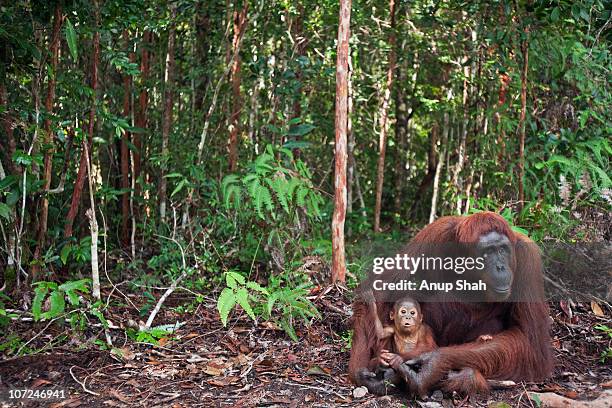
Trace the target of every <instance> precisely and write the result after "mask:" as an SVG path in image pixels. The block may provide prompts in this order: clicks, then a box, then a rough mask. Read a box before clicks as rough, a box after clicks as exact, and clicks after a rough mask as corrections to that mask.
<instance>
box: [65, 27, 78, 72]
mask: <svg viewBox="0 0 612 408" xmlns="http://www.w3.org/2000/svg"><path fill="white" fill-rule="evenodd" d="M66 42H67V43H68V49H70V54H71V55H72V59H73V60H74V61H75V62H76V61H77V59H78V57H79V54H78V52H77V35H76V32H75V31H74V26H73V25H72V23H71V22H70V19H69V18H67V19H66Z"/></svg>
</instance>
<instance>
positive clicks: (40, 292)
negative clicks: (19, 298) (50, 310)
mask: <svg viewBox="0 0 612 408" xmlns="http://www.w3.org/2000/svg"><path fill="white" fill-rule="evenodd" d="M48 291H49V288H48V287H47V286H44V285H40V286H37V287H36V288H35V289H34V300H33V301H32V316H34V321H38V320H40V318H41V315H42V302H43V300H45V296H46V295H47V292H48Z"/></svg>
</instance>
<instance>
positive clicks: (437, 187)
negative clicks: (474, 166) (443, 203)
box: [429, 112, 450, 224]
mask: <svg viewBox="0 0 612 408" xmlns="http://www.w3.org/2000/svg"><path fill="white" fill-rule="evenodd" d="M449 122H450V118H449V115H448V112H444V124H443V126H444V129H442V143H440V148H441V150H440V154H439V155H438V163H437V164H436V174H435V176H434V181H433V193H432V195H431V211H430V213H429V223H430V224H431V223H432V222H434V220H435V219H436V211H437V208H436V207H437V206H438V195H439V190H440V175H441V174H442V168H443V166H444V156H445V155H446V149H447V147H446V146H447V144H448V132H449V125H450V123H449Z"/></svg>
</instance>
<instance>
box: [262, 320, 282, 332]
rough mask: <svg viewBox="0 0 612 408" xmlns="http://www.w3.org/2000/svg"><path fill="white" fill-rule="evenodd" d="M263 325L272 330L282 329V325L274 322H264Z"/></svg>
mask: <svg viewBox="0 0 612 408" xmlns="http://www.w3.org/2000/svg"><path fill="white" fill-rule="evenodd" d="M261 326H262V327H264V328H266V329H270V330H280V327H278V325H277V324H276V323H274V322H263V323H262V324H261Z"/></svg>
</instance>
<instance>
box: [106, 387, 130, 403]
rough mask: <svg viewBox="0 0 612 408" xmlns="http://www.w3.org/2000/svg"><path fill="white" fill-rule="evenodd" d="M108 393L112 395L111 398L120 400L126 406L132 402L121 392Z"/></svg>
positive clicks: (111, 391)
mask: <svg viewBox="0 0 612 408" xmlns="http://www.w3.org/2000/svg"><path fill="white" fill-rule="evenodd" d="M108 393H109V394H110V396H111V397H113V398H115V399H118V400H119V401H121V402H123V403H124V404H127V403H129V402H130V400H129V399H128V398H127V397H126V396H125V395H124V394H123V393H122V392H121V391H119V390H110V391H109V392H108Z"/></svg>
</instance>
